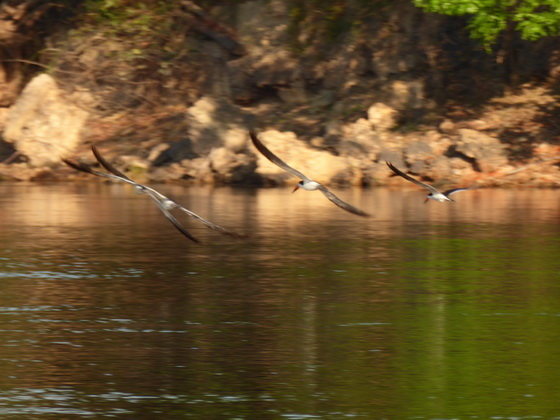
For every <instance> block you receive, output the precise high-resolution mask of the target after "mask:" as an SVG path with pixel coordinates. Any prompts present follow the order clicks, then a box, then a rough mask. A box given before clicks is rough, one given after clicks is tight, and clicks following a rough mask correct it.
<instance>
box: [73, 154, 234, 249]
mask: <svg viewBox="0 0 560 420" xmlns="http://www.w3.org/2000/svg"><path fill="white" fill-rule="evenodd" d="M91 150H92V151H93V154H94V155H95V158H96V159H97V161H98V162H99V163H100V164H101V166H103V167H104V168H105V169H106V170H107V171H109V172H111V173H108V174H107V173H105V172H99V171H96V170H94V169H92V168H91V167H90V166H89V165H86V164H85V163H81V162H80V163H76V162H72V161H70V160H66V159H62V161H63V162H64V163H65V164H67V165H68V166H70V167H71V168H74V169H76V170H78V171H81V172H85V173H88V174H92V175H96V176H100V177H102V178H108V179H113V180H117V181H122V182H126V183H127V184H130V185H133V186H134V187H135V188H136V190H138V191H139V192H142V193H144V194H146V195H147V196H148V197H150V198H151V199H152V200H153V201H154V203H155V204H156V206H157V207H158V209H159V210H160V211H161V212H162V213H163V215H164V216H165V217H167V220H169V221H170V222H171V223H172V224H173V226H175V227H176V228H177V230H178V231H179V232H181V233H182V234H183V235H185V236H186V237H187V238H189V239H190V240H191V241H193V242H197V243H198V242H199V241H198V239H196V238H195V237H194V236H192V235H191V234H190V233H189V232H187V231H186V230H185V228H183V226H182V225H181V223H179V221H178V220H177V219H176V218H175V217H174V216H173V215H172V214H171V213H170V211H171V210H175V209H178V210H181V211H183V212H185V213H187V214H188V215H189V216H191V217H193V218H195V219H197V220H198V221H200V222H202V223H203V224H205V225H206V226H207V227H209V228H210V229H213V230H215V231H218V232H220V233H223V234H224V235H230V236H234V237H244V236H245V235H241V234H238V233H235V232H231V231H230V230H228V229H226V228H223V227H222V226H219V225H216V224H214V223H212V222H209V221H208V220H206V219H204V218H202V217H200V216H199V215H198V214H196V213H194V212H193V211H191V210H189V209H187V208H185V207H183V206H181V205H180V204H179V203H177V202H176V201H175V200H172V199H171V198H169V197H166V196H165V195H163V194H161V193H159V192H157V191H156V190H154V189H153V188H150V187H147V186H145V185H142V184H140V183H138V182H136V181H133V180H132V179H130V178H129V177H127V176H126V175H125V174H123V173H122V172H121V171H119V170H118V169H116V168H115V167H113V166H112V165H111V164H109V162H107V161H106V160H105V158H103V156H101V154H100V153H99V151H98V150H97V149H96V147H95V146H91Z"/></svg>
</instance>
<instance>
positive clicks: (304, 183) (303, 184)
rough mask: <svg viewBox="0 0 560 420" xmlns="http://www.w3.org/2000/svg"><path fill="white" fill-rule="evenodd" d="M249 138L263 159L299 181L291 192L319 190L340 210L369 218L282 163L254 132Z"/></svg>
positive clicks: (323, 187)
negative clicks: (301, 189)
mask: <svg viewBox="0 0 560 420" xmlns="http://www.w3.org/2000/svg"><path fill="white" fill-rule="evenodd" d="M249 136H250V137H251V141H252V142H253V144H254V145H255V147H256V148H257V149H258V151H259V152H261V153H262V154H263V155H264V157H266V158H267V159H268V160H270V161H271V162H272V163H274V164H275V165H277V166H279V167H280V168H282V169H284V170H285V171H286V172H289V173H291V174H292V175H295V176H297V177H298V178H300V179H301V181H300V182H299V183H298V184H297V185H296V186H295V188H294V190H293V191H292V192H296V191H297V190H298V189H300V188H303V189H304V190H307V191H315V190H319V191H321V192H322V193H323V194H324V195H325V197H327V198H328V199H329V200H331V201H332V202H333V203H334V204H336V205H337V206H338V207H340V208H341V209H343V210H346V211H348V212H350V213H354V214H357V215H358V216H364V217H369V216H370V215H369V214H368V213H366V212H364V211H362V210H360V209H358V208H356V207H354V206H352V205H350V204H348V203H346V202H344V201H342V200H341V199H340V198H338V197H337V196H336V195H334V194H333V193H332V192H331V191H330V190H328V189H327V187H325V186H324V185H322V184H320V183H318V182H316V181H313V180H312V179H311V178H308V177H307V176H305V175H304V174H302V173H301V172H300V171H298V170H296V169H294V168H292V167H291V166H289V165H288V164H287V163H286V162H284V161H283V160H282V159H280V158H279V157H278V156H276V155H275V154H274V153H272V152H271V151H270V150H268V148H267V147H266V146H265V145H264V144H262V143H261V141H260V140H259V139H258V138H257V135H256V133H255V132H254V131H249Z"/></svg>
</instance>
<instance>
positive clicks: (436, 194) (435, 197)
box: [385, 162, 470, 203]
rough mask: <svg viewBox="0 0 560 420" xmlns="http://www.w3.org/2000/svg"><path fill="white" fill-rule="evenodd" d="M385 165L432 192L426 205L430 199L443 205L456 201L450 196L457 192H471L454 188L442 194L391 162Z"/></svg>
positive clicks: (427, 198)
mask: <svg viewBox="0 0 560 420" xmlns="http://www.w3.org/2000/svg"><path fill="white" fill-rule="evenodd" d="M385 163H386V164H387V166H388V167H389V168H390V169H391V170H392V171H393V172H394V173H395V174H396V175H398V176H401V177H403V178H404V179H406V180H407V181H410V182H412V183H413V184H416V185H419V186H421V187H423V188H426V189H427V190H428V191H430V193H429V194H428V195H427V197H426V200H424V203H425V202H427V201H428V200H429V199H432V200H436V201H439V202H440V203H443V202H444V201H455V200H453V199H452V198H451V197H450V195H452V194H455V193H456V192H459V191H465V190H470V188H452V189H450V190H446V191H441V192H440V191H439V190H437V189H436V188H434V187H432V186H431V185H429V184H425V183H423V182H420V181H418V180H417V179H414V178H412V177H411V176H410V175H407V174H405V173H404V172H403V171H401V170H400V169H398V168H397V167H396V166H394V165H393V164H392V163H391V162H385Z"/></svg>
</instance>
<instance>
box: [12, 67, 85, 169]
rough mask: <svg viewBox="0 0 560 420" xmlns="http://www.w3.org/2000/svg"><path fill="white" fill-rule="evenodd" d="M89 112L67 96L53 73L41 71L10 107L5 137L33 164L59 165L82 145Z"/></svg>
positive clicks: (36, 165) (41, 165) (34, 165)
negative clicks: (61, 160) (82, 132)
mask: <svg viewBox="0 0 560 420" xmlns="http://www.w3.org/2000/svg"><path fill="white" fill-rule="evenodd" d="M88 115H89V114H88V112H87V111H86V110H84V109H82V108H80V107H78V106H77V105H75V104H74V103H72V102H71V101H69V100H68V99H67V98H66V96H65V95H64V92H63V91H62V90H61V89H60V88H59V87H58V86H57V84H56V82H55V80H54V79H53V78H52V77H51V76H49V75H47V74H41V75H39V76H37V77H35V78H34V79H32V80H31V81H30V82H29V83H28V85H27V86H26V87H25V88H24V89H23V91H22V93H21V95H20V96H19V98H18V100H17V101H16V103H15V104H14V105H13V106H12V107H11V108H10V112H9V114H8V115H7V117H6V125H5V128H4V140H5V141H6V142H9V143H13V145H14V147H15V149H16V150H17V151H18V152H20V153H21V154H23V155H25V156H26V157H27V158H28V160H29V164H30V165H31V166H33V167H43V166H51V165H58V164H60V159H61V158H64V157H69V156H71V155H72V154H73V153H74V151H75V149H76V148H77V146H78V145H79V143H80V133H81V131H82V128H83V127H84V124H85V122H86V119H87V118H88Z"/></svg>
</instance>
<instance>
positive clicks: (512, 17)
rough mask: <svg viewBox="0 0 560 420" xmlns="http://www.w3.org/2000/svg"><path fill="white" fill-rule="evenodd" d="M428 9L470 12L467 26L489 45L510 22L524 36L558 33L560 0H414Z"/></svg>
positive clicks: (474, 36) (530, 37)
mask: <svg viewBox="0 0 560 420" xmlns="http://www.w3.org/2000/svg"><path fill="white" fill-rule="evenodd" d="M413 1H414V4H415V5H416V6H418V7H421V8H423V9H424V10H426V11H428V12H433V13H440V14H444V15H450V16H463V15H470V16H471V17H470V20H469V25H468V29H469V31H470V33H471V36H472V37H473V38H476V39H479V40H480V41H481V42H482V43H483V45H484V46H485V47H486V48H487V49H490V47H491V45H492V44H494V43H496V40H497V39H498V36H499V35H500V34H501V33H502V32H503V31H504V30H506V29H507V28H508V27H510V26H512V27H514V28H515V29H516V30H517V31H519V32H520V33H521V37H522V38H523V39H526V40H530V41H535V40H537V39H540V38H542V37H545V36H555V35H559V34H560V0H455V1H449V0H413Z"/></svg>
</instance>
